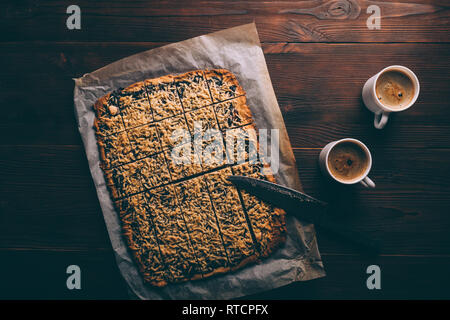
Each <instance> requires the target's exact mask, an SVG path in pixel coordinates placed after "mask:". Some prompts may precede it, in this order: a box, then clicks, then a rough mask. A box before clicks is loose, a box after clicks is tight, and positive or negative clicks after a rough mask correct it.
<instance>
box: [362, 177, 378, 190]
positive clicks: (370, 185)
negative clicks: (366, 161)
mask: <svg viewBox="0 0 450 320" xmlns="http://www.w3.org/2000/svg"><path fill="white" fill-rule="evenodd" d="M361 184H362V185H363V186H364V187H366V188H369V189H373V188H375V182H373V181H372V179H370V178H369V177H365V178H364V179H362V180H361Z"/></svg>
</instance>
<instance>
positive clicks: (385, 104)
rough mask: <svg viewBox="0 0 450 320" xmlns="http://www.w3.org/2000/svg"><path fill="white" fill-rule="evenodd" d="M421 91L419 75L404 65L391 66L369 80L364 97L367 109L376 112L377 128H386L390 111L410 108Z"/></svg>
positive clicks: (365, 86) (375, 121) (364, 89)
mask: <svg viewBox="0 0 450 320" xmlns="http://www.w3.org/2000/svg"><path fill="white" fill-rule="evenodd" d="M419 91H420V84H419V80H418V79H417V76H416V75H415V74H414V72H412V71H411V70H410V69H408V68H406V67H403V66H398V65H395V66H389V67H387V68H384V69H383V70H381V71H380V72H378V73H377V74H376V75H374V76H372V77H371V78H370V79H369V80H367V81H366V83H365V84H364V87H363V90H362V98H363V101H364V105H365V106H366V107H367V109H369V110H370V111H372V112H373V113H374V114H375V117H374V120H373V124H374V126H375V128H377V129H382V128H384V126H385V125H386V123H387V122H388V119H389V114H390V113H392V112H401V111H404V110H406V109H408V108H410V107H411V106H412V105H413V104H414V103H415V102H416V100H417V98H418V97H419Z"/></svg>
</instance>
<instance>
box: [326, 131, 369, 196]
mask: <svg viewBox="0 0 450 320" xmlns="http://www.w3.org/2000/svg"><path fill="white" fill-rule="evenodd" d="M319 165H320V169H321V170H322V172H323V173H324V174H325V175H327V176H329V177H331V178H333V179H334V180H336V181H337V182H340V183H343V184H355V183H361V184H362V185H363V186H364V187H367V188H375V183H374V182H373V181H372V179H370V178H369V177H368V174H369V171H370V169H371V167H372V156H371V154H370V151H369V149H368V148H367V146H366V145H365V144H364V143H362V142H361V141H359V140H356V139H352V138H346V139H341V140H337V141H332V142H330V143H328V144H327V145H326V146H325V147H323V149H322V150H321V151H320V154H319Z"/></svg>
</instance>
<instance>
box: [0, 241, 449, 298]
mask: <svg viewBox="0 0 450 320" xmlns="http://www.w3.org/2000/svg"><path fill="white" fill-rule="evenodd" d="M322 258H323V261H324V265H325V270H326V272H327V276H326V277H324V278H321V279H317V280H312V281H307V282H296V283H293V284H290V285H288V286H285V287H281V288H278V289H275V290H271V291H267V292H264V293H259V294H256V295H252V296H248V297H245V298H247V299H274V297H276V299H449V298H450V294H449V291H448V286H450V280H449V278H448V277H446V276H445V274H446V273H447V272H448V269H449V268H450V257H448V256H442V257H429V256H419V257H411V256H381V257H377V258H367V257H361V256H358V255H323V257H322ZM0 259H1V261H2V263H1V264H0V271H1V272H0V283H1V284H2V290H1V291H0V298H1V299H127V298H128V296H127V290H126V285H125V283H124V281H123V279H122V277H121V275H120V273H119V271H118V269H117V266H116V264H115V261H114V258H113V256H112V253H111V252H110V251H98V250H95V251H88V252H54V251H53V252H52V251H34V250H21V251H5V250H1V251H0ZM72 264H76V265H78V266H80V268H81V275H82V277H81V281H82V283H81V286H82V289H81V290H68V289H66V279H67V276H68V275H67V274H66V268H67V267H68V266H69V265H72ZM372 264H376V265H379V266H380V268H381V290H368V289H367V287H366V280H367V277H368V275H367V274H366V269H367V267H368V266H369V265H372ZM425 270H426V271H425Z"/></svg>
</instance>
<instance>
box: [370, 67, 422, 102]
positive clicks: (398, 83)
mask: <svg viewBox="0 0 450 320" xmlns="http://www.w3.org/2000/svg"><path fill="white" fill-rule="evenodd" d="M375 92H376V95H377V98H378V100H379V101H380V103H381V104H383V105H385V106H387V107H389V108H391V109H394V110H401V109H403V108H405V107H406V106H408V105H409V104H410V103H411V101H412V100H413V98H414V82H413V80H412V79H411V78H410V77H409V76H408V75H407V74H406V73H404V72H402V71H400V70H388V71H386V72H384V73H382V74H381V75H380V76H379V77H378V79H377V82H376V85H375Z"/></svg>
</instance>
